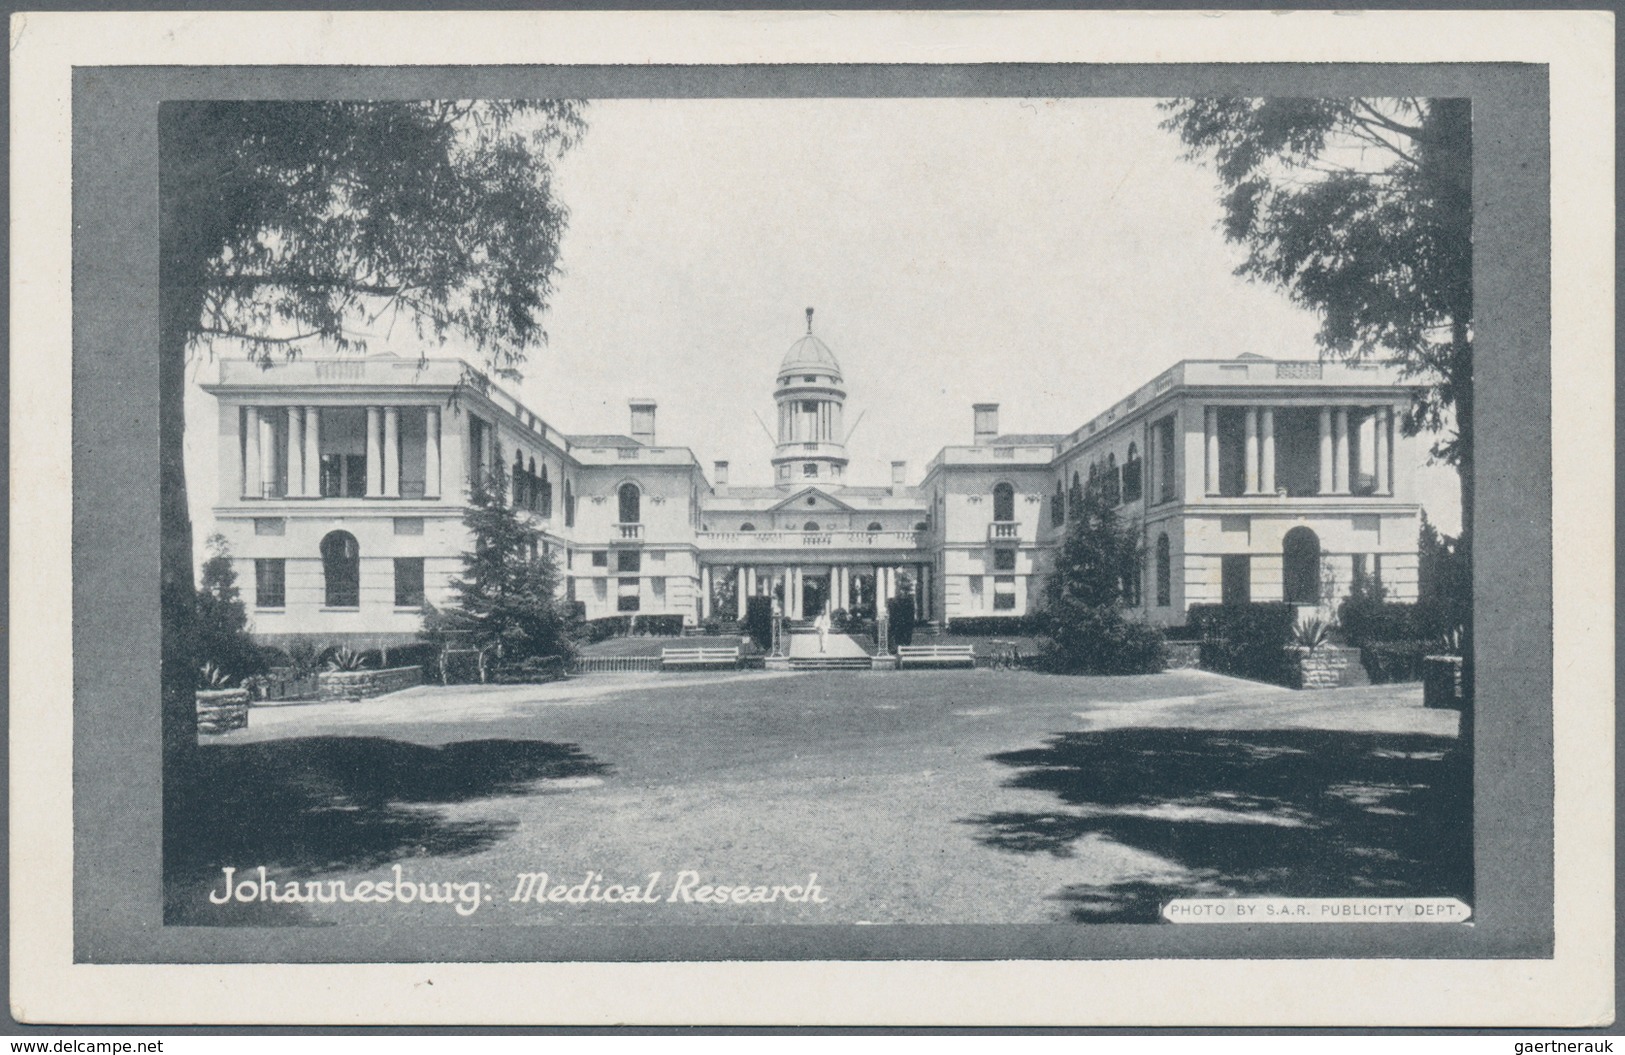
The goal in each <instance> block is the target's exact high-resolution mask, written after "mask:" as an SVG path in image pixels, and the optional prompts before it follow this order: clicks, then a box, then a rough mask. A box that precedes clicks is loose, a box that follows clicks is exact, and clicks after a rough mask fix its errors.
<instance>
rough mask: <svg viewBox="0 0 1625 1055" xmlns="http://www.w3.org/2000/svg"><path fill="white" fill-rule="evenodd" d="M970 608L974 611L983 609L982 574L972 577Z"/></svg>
mask: <svg viewBox="0 0 1625 1055" xmlns="http://www.w3.org/2000/svg"><path fill="white" fill-rule="evenodd" d="M970 608H971V611H973V612H980V611H981V610H982V577H981V576H980V575H972V576H971V577H970Z"/></svg>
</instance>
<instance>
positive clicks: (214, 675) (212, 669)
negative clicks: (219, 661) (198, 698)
mask: <svg viewBox="0 0 1625 1055" xmlns="http://www.w3.org/2000/svg"><path fill="white" fill-rule="evenodd" d="M198 688H200V689H206V690H210V691H213V690H218V689H229V688H231V678H230V677H229V676H228V675H227V674H226V672H225V671H223V670H221V669H220V668H219V667H217V666H215V665H214V664H213V663H205V664H203V666H202V667H201V668H200V669H199V670H198Z"/></svg>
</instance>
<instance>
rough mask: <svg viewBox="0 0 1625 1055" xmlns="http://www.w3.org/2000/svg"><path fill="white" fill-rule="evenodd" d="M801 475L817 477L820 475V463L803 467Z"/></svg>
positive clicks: (809, 463) (810, 463) (812, 463)
mask: <svg viewBox="0 0 1625 1055" xmlns="http://www.w3.org/2000/svg"><path fill="white" fill-rule="evenodd" d="M801 475H802V476H817V475H818V463H817V462H808V463H807V464H806V465H803V466H802V467H801Z"/></svg>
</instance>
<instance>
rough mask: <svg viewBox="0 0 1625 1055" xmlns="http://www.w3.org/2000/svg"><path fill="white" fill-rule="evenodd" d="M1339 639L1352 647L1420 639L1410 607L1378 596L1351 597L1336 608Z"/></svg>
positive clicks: (1416, 622) (1356, 595)
mask: <svg viewBox="0 0 1625 1055" xmlns="http://www.w3.org/2000/svg"><path fill="white" fill-rule="evenodd" d="M1337 621H1338V623H1339V624H1340V625H1341V626H1342V628H1343V637H1344V638H1345V639H1346V640H1347V641H1348V643H1349V644H1351V645H1353V646H1354V647H1355V648H1364V647H1365V644H1366V642H1368V641H1409V640H1412V639H1415V638H1419V637H1422V636H1423V635H1422V633H1421V629H1420V625H1419V620H1418V619H1417V611H1416V606H1415V605H1414V604H1400V603H1397V602H1394V601H1385V600H1383V599H1382V596H1381V594H1380V593H1378V594H1375V595H1372V594H1367V595H1364V596H1361V595H1358V594H1351V595H1350V596H1349V597H1347V598H1345V599H1344V600H1343V603H1342V604H1340V605H1338V608H1337Z"/></svg>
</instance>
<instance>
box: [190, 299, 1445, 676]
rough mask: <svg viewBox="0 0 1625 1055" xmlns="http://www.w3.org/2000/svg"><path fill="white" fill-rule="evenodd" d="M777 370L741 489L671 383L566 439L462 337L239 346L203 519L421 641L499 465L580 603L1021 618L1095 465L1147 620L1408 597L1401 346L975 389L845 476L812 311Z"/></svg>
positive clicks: (337, 610)
mask: <svg viewBox="0 0 1625 1055" xmlns="http://www.w3.org/2000/svg"><path fill="white" fill-rule="evenodd" d="M764 373H765V371H764ZM765 379H766V378H765V377H764V380H765ZM774 380H775V387H774V390H773V396H774V399H775V401H776V403H777V406H778V433H777V436H776V440H777V445H776V446H775V448H774V453H773V457H772V464H773V471H774V480H775V483H774V485H773V486H770V487H732V486H730V485H729V482H728V463H727V462H716V463H714V465H713V467H712V471H711V473H710V475H709V476H707V474H706V472H705V471H704V470H703V469H702V467H701V465H700V464H699V462H698V461H697V460H696V458H695V456H694V454H693V452H692V451H691V450H690V449H689V448H687V447H682V446H673V445H669V444H662V443H661V442H659V441H658V439H657V437H656V428H655V424H656V412H657V405H656V403H655V401H654V400H652V399H632V400H630V401H629V402H630V421H629V430H628V432H629V434H628V435H625V436H620V435H569V434H566V433H563V432H561V431H559V430H558V429H557V428H555V427H553V426H552V425H550V424H548V423H547V422H546V421H545V420H544V419H542V418H541V417H540V416H538V415H537V414H536V413H535V412H534V411H532V410H531V409H529V408H527V407H525V406H524V405H522V404H520V403H519V402H518V401H517V400H515V399H514V398H513V397H511V396H510V395H508V394H507V393H506V392H505V391H503V390H502V389H501V388H499V387H498V386H496V385H494V384H492V383H491V382H490V381H489V380H488V379H487V378H486V377H484V376H483V375H482V374H480V373H479V372H478V371H477V370H475V369H473V368H472V367H470V366H468V365H467V364H465V363H462V362H459V361H456V360H420V359H409V358H400V357H397V356H393V355H387V354H386V355H376V356H370V357H366V358H354V357H351V358H338V359H301V360H295V361H290V362H285V363H277V364H273V365H271V366H262V365H259V364H255V363H249V362H244V361H236V360H225V361H222V362H221V363H220V370H219V375H218V379H217V380H216V381H215V382H214V383H212V384H208V385H205V386H204V388H205V389H206V390H207V391H208V392H209V393H211V394H212V395H213V396H214V397H215V399H216V401H217V403H218V406H219V411H220V419H219V443H220V457H219V465H220V467H221V468H220V474H219V476H220V478H219V481H218V496H217V501H216V504H215V507H214V518H215V521H216V524H217V528H218V530H219V531H220V532H221V533H223V534H224V535H225V536H226V539H227V541H228V544H229V545H230V547H231V552H232V554H233V555H234V557H235V558H236V559H237V560H239V561H242V562H245V564H246V565H249V566H251V567H252V576H251V579H252V581H251V585H250V586H249V587H248V588H247V589H245V595H247V596H248V597H249V599H250V601H251V612H252V618H253V621H254V628H255V632H256V634H257V635H258V636H259V637H261V638H262V639H264V640H267V641H271V642H278V643H286V642H287V641H289V640H292V639H294V638H298V637H306V638H310V639H313V640H315V641H318V642H321V643H324V644H325V643H334V642H348V643H351V644H353V645H357V646H364V647H376V646H378V645H393V644H399V643H403V642H407V641H411V640H414V639H415V638H416V635H417V633H418V630H419V627H420V622H421V610H422V606H423V604H424V602H425V601H426V600H427V601H429V602H431V603H436V604H443V603H445V602H446V601H447V599H448V585H447V584H448V583H449V581H450V579H451V578H452V577H453V576H455V575H456V574H457V573H458V572H459V571H460V570H461V566H462V565H461V560H460V555H461V554H462V552H463V551H464V550H465V549H467V548H468V547H469V545H470V541H469V537H468V533H467V531H466V530H465V528H464V526H463V513H464V510H465V508H466V496H467V494H468V491H469V484H470V481H471V480H473V479H475V478H476V477H477V475H478V474H480V473H488V472H491V471H492V470H494V469H495V468H496V467H497V466H499V465H500V466H502V467H503V469H504V470H505V471H506V472H507V473H508V475H509V478H510V480H511V481H512V484H511V489H510V495H511V499H512V501H513V503H514V504H515V506H517V507H518V508H520V509H522V510H524V511H525V512H526V515H528V516H529V517H530V518H531V519H532V521H533V522H534V525H535V526H536V527H537V528H538V529H539V530H540V531H541V533H542V538H543V539H544V545H545V547H546V549H547V550H548V551H549V552H552V553H555V554H556V555H557V556H558V559H559V563H560V567H561V569H562V570H563V576H564V581H565V590H566V593H567V595H568V596H569V597H570V598H571V599H573V600H575V601H578V602H580V603H581V604H582V605H583V606H584V609H585V614H586V616H587V618H589V619H592V618H599V617H603V616H609V615H618V614H625V613H629V612H635V613H651V614H665V615H681V616H682V617H683V618H684V621H685V622H686V623H689V624H694V623H700V622H708V621H727V620H730V619H736V618H742V617H743V615H744V610H745V607H746V600H747V598H748V597H750V596H753V595H771V596H775V597H777V598H778V599H779V601H780V603H781V605H782V607H783V610H784V611H785V612H786V614H788V615H789V616H790V617H792V618H811V617H812V616H814V615H815V614H817V613H818V612H821V611H831V610H833V609H837V608H844V609H847V610H849V611H872V609H873V608H874V606H875V604H876V601H877V598H881V597H889V596H895V595H897V594H899V593H908V594H912V595H913V596H914V597H915V598H916V600H917V603H918V606H919V609H918V610H919V611H920V612H921V613H922V615H923V616H924V617H926V618H929V619H933V620H938V621H948V622H951V621H952V620H954V619H956V618H964V617H973V616H974V617H1002V616H1020V615H1024V614H1027V613H1029V612H1031V611H1033V610H1034V608H1035V606H1036V604H1037V602H1038V600H1039V598H1040V596H1041V584H1042V581H1043V576H1044V574H1045V571H1046V567H1047V563H1048V555H1049V554H1050V553H1051V552H1052V551H1053V550H1054V548H1055V547H1056V546H1057V545H1058V544H1059V542H1060V541H1061V539H1062V538H1063V536H1064V534H1065V532H1066V530H1067V526H1068V522H1069V518H1071V517H1072V516H1073V515H1074V507H1075V506H1076V502H1077V496H1079V495H1081V493H1082V492H1083V490H1084V489H1085V488H1089V487H1095V488H1099V489H1101V491H1102V493H1104V494H1105V495H1106V496H1108V497H1109V499H1110V500H1111V501H1113V502H1114V503H1115V504H1117V505H1118V506H1119V512H1120V514H1121V516H1122V518H1123V520H1124V522H1125V523H1128V524H1132V525H1134V526H1135V527H1136V529H1137V530H1138V531H1139V532H1140V533H1141V534H1142V537H1143V547H1142V561H1141V565H1140V568H1139V576H1138V578H1137V580H1136V581H1135V582H1134V583H1133V589H1132V590H1131V593H1132V596H1131V597H1130V598H1129V600H1130V602H1131V607H1132V608H1134V609H1135V610H1136V611H1137V612H1138V614H1140V615H1142V616H1143V617H1145V618H1147V619H1149V620H1151V621H1153V622H1156V623H1160V624H1164V625H1177V624H1181V623H1183V622H1184V621H1185V613H1186V611H1187V609H1188V608H1189V606H1190V605H1192V604H1197V603H1204V602H1220V601H1225V602H1235V601H1246V600H1253V601H1281V600H1285V601H1288V602H1291V603H1295V604H1299V605H1305V606H1318V607H1321V608H1325V607H1328V606H1330V605H1331V604H1333V603H1334V602H1335V600H1336V599H1337V596H1338V595H1339V594H1341V593H1342V592H1344V591H1346V589H1347V587H1348V584H1349V583H1350V582H1352V581H1353V580H1354V579H1355V578H1356V577H1358V576H1370V577H1373V578H1375V579H1378V580H1380V581H1381V583H1382V584H1383V586H1384V587H1385V588H1386V589H1387V591H1388V594H1389V596H1390V597H1391V598H1393V599H1395V600H1402V601H1403V600H1414V599H1415V597H1416V587H1417V583H1416V575H1417V529H1418V515H1419V512H1420V509H1419V506H1418V504H1417V502H1416V498H1415V490H1414V473H1415V468H1416V466H1417V464H1418V462H1419V458H1418V452H1417V451H1416V450H1415V449H1414V444H1415V443H1416V441H1415V440H1412V439H1410V438H1407V437H1405V436H1404V435H1403V433H1402V430H1400V429H1399V428H1398V427H1397V426H1398V421H1399V419H1400V417H1401V414H1402V412H1403V410H1404V408H1405V406H1406V405H1407V404H1408V403H1409V401H1410V399H1411V388H1410V387H1408V386H1407V384H1406V383H1405V382H1403V380H1402V379H1401V378H1400V377H1399V376H1398V375H1397V374H1396V373H1395V372H1394V371H1392V370H1391V369H1388V368H1386V367H1379V366H1374V365H1350V364H1330V363H1317V362H1307V361H1302V360H1272V359H1266V358H1262V357H1257V356H1245V357H1243V358H1241V359H1237V360H1229V361H1204V360H1187V361H1185V362H1182V363H1179V364H1178V365H1176V366H1174V367H1172V368H1171V369H1169V370H1166V371H1164V372H1163V373H1161V374H1160V375H1158V376H1157V377H1155V378H1153V379H1151V380H1150V381H1149V382H1148V383H1146V384H1145V385H1144V386H1142V387H1141V388H1140V389H1138V390H1137V391H1135V392H1132V393H1129V394H1128V395H1126V396H1125V398H1123V399H1122V400H1121V401H1119V402H1118V403H1117V404H1116V405H1115V406H1113V407H1111V408H1110V409H1109V410H1107V411H1106V412H1104V413H1102V414H1100V415H1098V416H1097V417H1095V418H1094V419H1093V420H1091V421H1089V422H1087V423H1085V424H1084V425H1083V426H1082V427H1080V428H1078V429H1076V430H1075V431H1073V432H1070V433H1065V434H1060V433H1057V434H1053V435H1052V434H1034V435H1002V434H1000V432H999V427H998V410H999V408H998V406H997V405H996V404H990V403H982V404H977V405H975V406H974V407H973V408H972V421H971V424H972V442H971V443H969V444H967V445H964V446H948V447H944V448H943V449H942V450H941V452H940V453H939V454H938V455H937V456H936V457H935V458H933V459H932V460H931V462H930V463H929V464H928V465H927V466H926V467H925V470H924V474H923V478H922V479H921V480H920V482H919V483H918V484H909V483H908V482H907V466H906V465H905V464H904V463H902V462H893V463H892V481H891V484H890V485H889V486H886V487H854V486H848V485H847V484H846V483H845V475H846V467H847V464H848V457H847V449H846V445H845V435H846V434H845V432H844V425H843V419H844V415H845V403H846V388H845V382H844V380H843V376H842V372H841V367H840V364H839V363H838V362H837V360H836V358H835V356H834V354H833V353H832V352H831V351H830V349H829V348H828V347H827V346H826V345H825V344H824V343H823V342H822V341H821V340H819V339H818V337H817V336H815V335H814V334H813V332H812V313H811V310H810V309H809V311H808V331H807V334H806V336H804V337H802V338H801V339H800V340H798V341H797V342H796V343H795V344H794V345H793V346H792V347H791V348H790V349H789V351H788V352H787V353H786V354H785V356H784V358H783V360H782V362H781V363H780V364H779V368H778V372H777V374H776V375H775V379H774ZM245 573H246V568H245ZM245 577H246V575H245Z"/></svg>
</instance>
